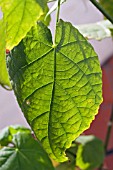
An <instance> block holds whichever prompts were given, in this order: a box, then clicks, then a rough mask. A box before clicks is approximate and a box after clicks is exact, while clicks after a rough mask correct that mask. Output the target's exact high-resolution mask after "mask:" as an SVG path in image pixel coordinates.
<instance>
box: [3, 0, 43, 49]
mask: <svg viewBox="0 0 113 170" xmlns="http://www.w3.org/2000/svg"><path fill="white" fill-rule="evenodd" d="M38 2H40V1H39V0H37V1H36V0H0V6H1V7H2V11H3V13H4V18H5V22H6V24H7V30H6V35H7V36H6V48H7V49H9V50H11V49H12V48H13V47H14V46H16V45H17V44H18V43H19V42H20V41H21V40H22V38H24V37H25V36H26V34H27V32H28V31H29V30H30V29H31V27H32V26H33V25H34V24H35V23H36V21H37V20H39V19H40V17H41V15H43V9H42V7H41V6H40V4H39V3H38Z"/></svg>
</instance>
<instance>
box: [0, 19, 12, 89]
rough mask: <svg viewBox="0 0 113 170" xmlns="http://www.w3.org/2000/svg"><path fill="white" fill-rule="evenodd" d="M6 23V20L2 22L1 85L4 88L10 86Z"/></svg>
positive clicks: (0, 29)
mask: <svg viewBox="0 0 113 170" xmlns="http://www.w3.org/2000/svg"><path fill="white" fill-rule="evenodd" d="M5 30H6V27H5V23H4V20H3V19H1V20H0V84H1V85H2V86H9V87H11V85H10V81H9V76H8V71H7V68H6V54H5V53H6V42H5V37H6V35H5Z"/></svg>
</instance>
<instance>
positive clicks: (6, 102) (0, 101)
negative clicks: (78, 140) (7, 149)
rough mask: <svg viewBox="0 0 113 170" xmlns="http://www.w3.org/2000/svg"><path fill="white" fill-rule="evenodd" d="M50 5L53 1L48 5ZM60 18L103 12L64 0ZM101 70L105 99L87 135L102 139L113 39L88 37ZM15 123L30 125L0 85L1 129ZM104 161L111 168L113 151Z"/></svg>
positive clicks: (111, 92) (112, 93)
mask: <svg viewBox="0 0 113 170" xmlns="http://www.w3.org/2000/svg"><path fill="white" fill-rule="evenodd" d="M51 5H52V4H51ZM60 18H62V19H63V20H65V21H70V22H71V23H72V24H73V25H80V24H87V23H95V22H98V21H100V20H102V19H103V15H102V14H101V13H100V12H99V11H98V10H97V9H96V8H95V7H94V6H93V5H92V4H91V2H89V0H79V1H78V0H67V2H66V3H64V4H63V5H62V7H61V13H60ZM54 26H55V13H53V14H52V20H51V24H50V29H51V30H52V33H53V34H54ZM90 43H91V44H92V45H93V47H94V49H95V51H96V52H97V54H98V56H99V60H100V63H101V66H102V70H103V96H104V102H103V104H102V105H101V107H100V111H99V112H100V114H98V116H96V119H95V121H94V122H93V123H92V125H91V128H90V129H89V130H88V131H86V132H85V133H86V134H95V135H96V136H97V137H99V138H101V139H102V140H103V141H104V140H105V135H106V133H107V124H108V121H109V117H110V114H111V111H112V103H113V83H112V82H113V80H112V79H113V78H112V77H113V69H112V67H113V66H112V65H113V59H112V56H113V41H112V39H111V38H106V39H104V40H102V41H96V40H90ZM14 124H21V125H24V126H27V127H29V125H28V124H27V122H26V120H25V118H24V116H23V114H22V112H21V110H20V108H19V106H18V104H17V101H16V98H15V96H14V93H13V91H6V90H5V89H3V88H2V87H1V86H0V129H2V128H4V127H6V126H9V125H14ZM108 149H109V150H112V149H113V130H112V136H111V138H110V143H109V148H108ZM105 164H106V165H107V166H108V169H109V170H113V154H108V156H107V157H106V160H105Z"/></svg>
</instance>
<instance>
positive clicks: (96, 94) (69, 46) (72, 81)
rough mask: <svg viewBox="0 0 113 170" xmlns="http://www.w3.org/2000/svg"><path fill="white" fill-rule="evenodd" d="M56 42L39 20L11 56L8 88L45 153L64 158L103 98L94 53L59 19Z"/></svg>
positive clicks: (96, 59) (71, 27) (57, 158)
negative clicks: (13, 94)
mask: <svg viewBox="0 0 113 170" xmlns="http://www.w3.org/2000/svg"><path fill="white" fill-rule="evenodd" d="M56 31H57V33H56V45H53V43H52V37H51V33H50V30H49V29H48V28H47V27H46V26H45V25H44V24H42V23H39V24H38V25H37V26H35V27H34V28H32V29H31V31H30V32H29V33H28V35H27V37H26V38H25V39H24V40H23V42H21V43H20V44H19V45H18V46H17V47H16V48H15V49H14V50H13V51H12V54H11V55H9V57H8V59H7V61H8V67H9V74H10V77H11V80H12V86H13V89H14V91H15V94H16V96H17V100H18V102H19V104H20V107H21V108H22V111H23V112H24V115H25V117H26V119H27V121H28V122H29V124H30V126H31V127H32V129H33V130H34V132H35V134H36V136H37V138H38V139H39V140H40V141H41V142H42V144H43V146H44V148H45V149H46V151H47V152H48V153H49V155H50V156H51V157H52V158H53V159H56V160H57V161H59V162H60V161H61V162H62V161H66V160H67V158H66V157H65V150H66V149H67V148H69V147H70V146H71V143H72V141H73V140H74V139H75V138H77V137H78V136H79V135H80V134H81V133H82V132H83V131H84V130H85V129H87V128H89V126H90V123H91V122H92V120H93V119H94V118H95V115H96V114H97V112H98V108H99V105H100V103H101V102H102V80H101V76H102V75H101V68H100V64H99V61H98V57H97V54H96V53H95V52H94V49H93V47H92V46H91V45H90V44H89V43H88V42H87V40H86V39H85V38H84V37H83V36H82V35H81V34H80V33H79V32H78V30H77V29H75V28H74V27H73V26H72V25H71V24H70V23H68V22H64V21H62V20H60V21H59V23H58V25H57V29H56Z"/></svg>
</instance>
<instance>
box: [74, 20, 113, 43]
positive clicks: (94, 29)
mask: <svg viewBox="0 0 113 170" xmlns="http://www.w3.org/2000/svg"><path fill="white" fill-rule="evenodd" d="M75 27H76V28H77V29H78V30H79V31H80V32H81V34H83V35H84V37H86V38H88V39H96V40H102V39H104V38H108V37H111V36H112V33H111V31H110V30H113V24H111V22H110V21H109V20H103V21H100V22H97V23H92V24H84V25H76V26H75Z"/></svg>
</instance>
